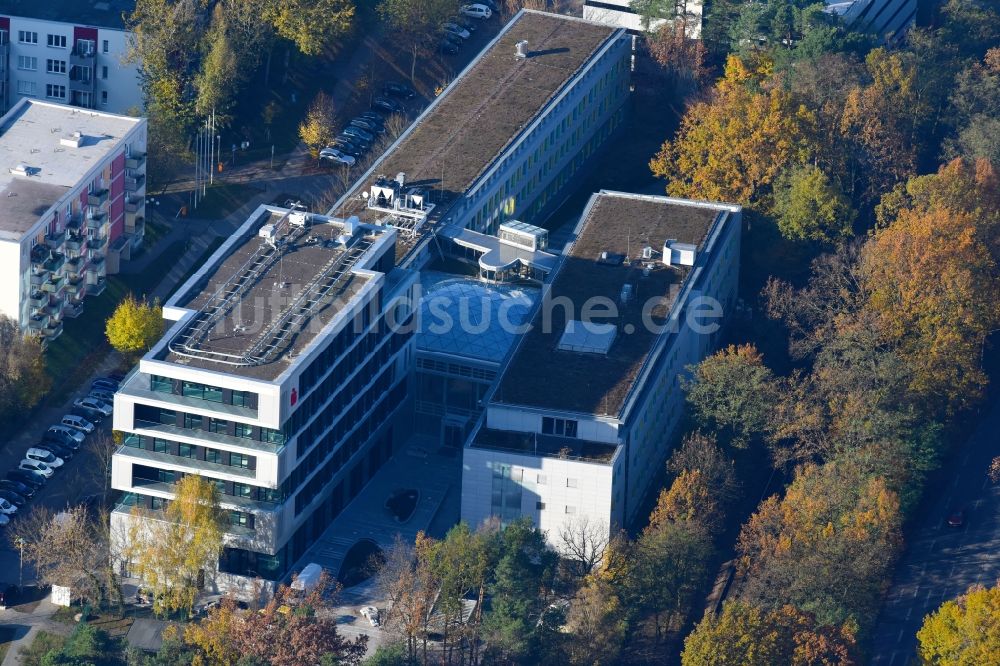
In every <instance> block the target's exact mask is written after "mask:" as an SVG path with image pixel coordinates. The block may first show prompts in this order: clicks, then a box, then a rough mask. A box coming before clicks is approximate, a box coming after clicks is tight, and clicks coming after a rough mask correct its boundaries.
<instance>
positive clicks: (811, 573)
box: [737, 461, 902, 626]
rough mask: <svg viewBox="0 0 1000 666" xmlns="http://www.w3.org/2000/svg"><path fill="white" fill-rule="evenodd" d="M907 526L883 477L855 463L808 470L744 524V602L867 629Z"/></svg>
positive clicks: (740, 544)
mask: <svg viewBox="0 0 1000 666" xmlns="http://www.w3.org/2000/svg"><path fill="white" fill-rule="evenodd" d="M901 522H902V521H901V515H900V510H899V499H898V497H897V496H896V494H895V493H893V492H892V491H891V490H889V489H888V488H887V487H886V483H885V481H884V480H883V479H882V478H879V477H871V476H868V475H867V474H866V473H865V472H864V470H862V469H860V468H859V467H858V466H856V465H853V464H851V462H850V461H838V462H831V463H827V464H825V465H805V466H804V467H803V468H802V469H800V470H799V472H798V474H796V476H795V480H794V481H793V482H792V483H791V485H790V486H789V487H788V489H787V491H786V493H785V496H784V497H782V498H779V497H778V496H772V497H770V498H768V499H766V500H764V502H762V503H761V505H760V506H759V507H758V509H757V511H756V513H754V515H753V516H751V518H750V520H749V521H748V522H747V523H746V524H744V526H743V530H742V531H741V533H740V537H739V541H738V544H737V550H738V552H739V554H740V563H739V568H740V571H741V573H742V575H743V576H744V577H745V580H746V586H745V590H744V594H743V599H744V600H745V601H748V602H750V603H753V604H758V605H761V606H764V607H767V608H780V607H781V606H782V605H784V604H786V603H790V604H792V605H794V606H796V607H797V608H802V609H806V610H808V611H809V612H811V613H813V614H815V615H816V618H817V621H818V622H820V623H822V624H831V625H842V624H843V623H844V622H847V621H851V622H856V623H858V624H860V625H862V626H867V623H868V622H870V621H872V620H873V619H874V616H875V614H876V613H877V611H878V607H879V603H880V598H881V589H882V585H883V584H884V582H885V580H886V579H887V577H888V574H889V571H890V570H891V566H892V563H893V561H894V559H895V557H896V555H897V554H898V552H899V549H900V546H901V542H902V533H901Z"/></svg>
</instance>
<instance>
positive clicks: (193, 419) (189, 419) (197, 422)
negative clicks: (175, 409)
mask: <svg viewBox="0 0 1000 666" xmlns="http://www.w3.org/2000/svg"><path fill="white" fill-rule="evenodd" d="M184 427H185V428H187V429H189V430H200V429H201V414H185V415H184Z"/></svg>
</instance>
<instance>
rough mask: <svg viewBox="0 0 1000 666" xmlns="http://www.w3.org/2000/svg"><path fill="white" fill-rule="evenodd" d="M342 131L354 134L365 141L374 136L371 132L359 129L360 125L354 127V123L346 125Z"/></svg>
mask: <svg viewBox="0 0 1000 666" xmlns="http://www.w3.org/2000/svg"><path fill="white" fill-rule="evenodd" d="M343 133H344V134H346V135H347V136H356V137H358V138H359V139H361V140H362V141H367V142H368V143H371V142H373V141H374V140H375V136H374V135H373V134H371V133H370V132H367V131H365V130H363V129H361V128H360V127H355V126H354V125H348V126H347V127H345V128H344V131H343Z"/></svg>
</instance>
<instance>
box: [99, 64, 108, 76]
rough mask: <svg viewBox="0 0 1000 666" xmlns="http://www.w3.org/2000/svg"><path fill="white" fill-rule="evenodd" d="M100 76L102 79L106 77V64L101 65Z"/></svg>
mask: <svg viewBox="0 0 1000 666" xmlns="http://www.w3.org/2000/svg"><path fill="white" fill-rule="evenodd" d="M101 78H102V79H106V78H108V66H107V65H101Z"/></svg>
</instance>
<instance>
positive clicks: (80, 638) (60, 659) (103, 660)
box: [41, 622, 124, 666]
mask: <svg viewBox="0 0 1000 666" xmlns="http://www.w3.org/2000/svg"><path fill="white" fill-rule="evenodd" d="M123 663H124V661H123V659H122V648H121V645H120V644H119V642H118V641H116V640H114V639H112V638H111V637H110V636H108V634H107V633H106V632H104V631H101V630H100V629H98V628H96V627H94V626H93V625H90V624H87V623H85V622H84V623H81V624H79V625H77V627H76V629H74V630H73V633H71V634H70V635H69V637H67V638H66V641H65V642H64V643H63V645H62V646H61V647H60V648H57V649H53V650H50V651H49V652H48V653H47V654H46V655H45V656H44V657H42V661H41V666H91V665H92V664H102V665H104V664H106V665H107V666H117V665H118V664H123Z"/></svg>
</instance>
